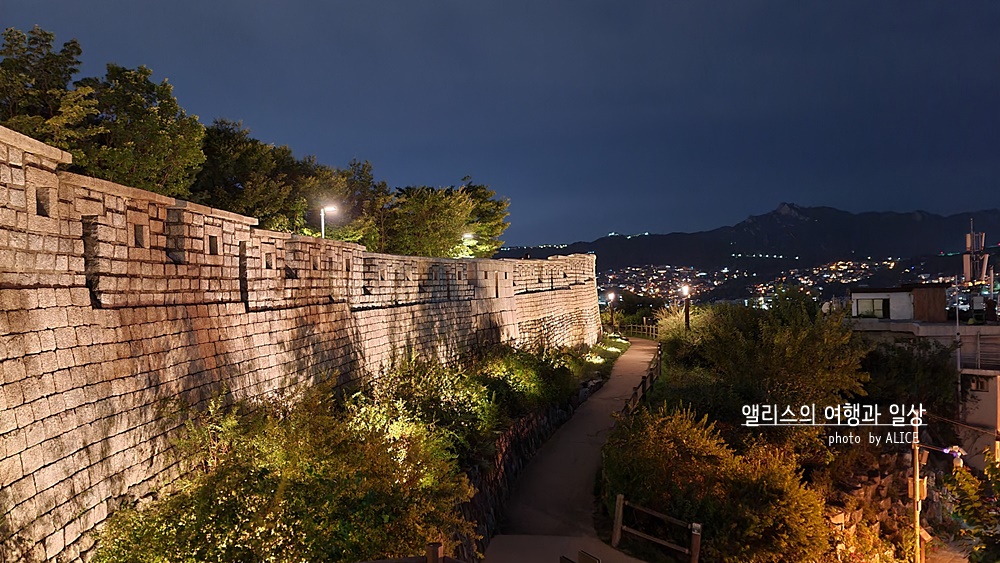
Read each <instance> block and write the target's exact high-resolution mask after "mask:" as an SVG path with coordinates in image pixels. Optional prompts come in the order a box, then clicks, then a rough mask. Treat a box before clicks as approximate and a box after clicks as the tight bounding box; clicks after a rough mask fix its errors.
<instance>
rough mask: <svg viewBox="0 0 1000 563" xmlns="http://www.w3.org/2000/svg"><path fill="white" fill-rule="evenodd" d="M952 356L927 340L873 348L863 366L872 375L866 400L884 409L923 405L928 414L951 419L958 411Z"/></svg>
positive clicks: (956, 375)
mask: <svg viewBox="0 0 1000 563" xmlns="http://www.w3.org/2000/svg"><path fill="white" fill-rule="evenodd" d="M952 352H953V348H951V347H948V346H943V345H941V344H938V343H937V342H933V341H930V340H926V339H915V340H912V341H898V342H880V343H878V344H876V345H875V346H874V348H873V349H872V351H871V352H870V353H869V354H868V356H867V357H865V359H864V363H863V366H864V368H865V370H866V371H868V372H869V373H870V374H871V381H869V382H868V384H867V385H865V389H866V390H867V391H868V396H869V397H870V398H871V400H872V402H875V403H879V404H885V405H887V404H890V403H903V404H917V403H923V405H924V408H925V409H927V411H928V412H930V413H935V414H938V415H939V416H951V415H952V414H954V413H955V412H957V410H958V398H957V397H956V396H955V395H956V393H955V382H956V381H958V379H959V374H958V371H957V369H956V367H955V361H954V360H953V359H952V355H951V354H952ZM886 412H888V411H886Z"/></svg>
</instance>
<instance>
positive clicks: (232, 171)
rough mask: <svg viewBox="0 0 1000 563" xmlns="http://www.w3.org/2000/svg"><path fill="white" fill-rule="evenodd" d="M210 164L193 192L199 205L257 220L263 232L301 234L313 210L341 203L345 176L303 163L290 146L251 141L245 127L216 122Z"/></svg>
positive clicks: (207, 143)
mask: <svg viewBox="0 0 1000 563" xmlns="http://www.w3.org/2000/svg"><path fill="white" fill-rule="evenodd" d="M203 147H204V153H205V159H206V160H205V165H204V166H203V167H202V169H201V171H200V172H199V173H198V176H197V177H196V179H195V183H194V186H193V187H192V188H191V196H192V199H193V200H194V201H197V202H199V203H203V204H205V205H211V206H213V207H218V208H220V209H225V210H227V211H232V212H233V213H240V214H242V215H248V216H250V217H256V218H257V219H258V220H259V221H260V225H261V227H262V228H266V229H271V230H277V231H296V232H297V231H301V230H302V229H303V228H304V227H305V226H306V215H307V213H308V211H309V208H310V205H309V204H310V202H313V203H314V205H313V207H316V208H318V207H319V206H320V205H321V203H319V202H320V201H321V200H324V199H334V200H339V199H340V198H341V197H342V195H343V193H344V192H345V190H346V188H345V185H344V179H343V177H342V176H341V175H340V174H339V173H338V172H337V171H336V170H334V169H332V168H330V167H328V166H324V165H322V164H319V163H317V162H316V160H315V159H314V158H312V157H306V158H305V159H302V160H299V159H296V158H295V157H294V155H293V154H292V151H291V149H289V148H288V147H287V146H280V147H275V146H274V145H269V144H265V143H263V142H261V141H259V140H257V139H254V138H253V137H251V136H250V130H249V129H247V128H245V127H244V126H243V124H242V123H239V122H234V121H227V120H224V119H219V120H216V121H215V123H213V124H212V126H211V127H209V128H208V129H206V132H205V140H204V144H203Z"/></svg>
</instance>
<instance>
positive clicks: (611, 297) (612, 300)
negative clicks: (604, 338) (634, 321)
mask: <svg viewBox="0 0 1000 563" xmlns="http://www.w3.org/2000/svg"><path fill="white" fill-rule="evenodd" d="M608 310H609V311H611V331H612V332H614V330H615V293H614V292H613V291H612V292H611V293H609V294H608Z"/></svg>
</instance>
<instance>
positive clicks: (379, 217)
mask: <svg viewBox="0 0 1000 563" xmlns="http://www.w3.org/2000/svg"><path fill="white" fill-rule="evenodd" d="M341 174H342V176H343V178H344V182H345V186H346V189H345V196H344V201H343V205H342V206H341V207H342V209H343V216H342V218H341V220H342V221H343V225H344V226H343V227H342V228H341V230H339V231H336V232H335V233H334V235H333V236H334V238H337V239H339V240H347V241H351V242H357V243H360V244H363V245H365V248H367V249H368V250H370V251H372V252H385V251H386V237H387V236H388V235H387V230H388V228H389V214H390V209H389V204H390V203H391V202H392V190H390V189H389V186H388V184H386V183H385V182H384V181H379V182H376V181H375V176H374V173H373V172H372V165H371V163H370V162H368V161H367V160H366V161H364V162H361V161H359V160H352V161H351V163H350V166H349V167H348V169H347V170H344V171H342V172H341Z"/></svg>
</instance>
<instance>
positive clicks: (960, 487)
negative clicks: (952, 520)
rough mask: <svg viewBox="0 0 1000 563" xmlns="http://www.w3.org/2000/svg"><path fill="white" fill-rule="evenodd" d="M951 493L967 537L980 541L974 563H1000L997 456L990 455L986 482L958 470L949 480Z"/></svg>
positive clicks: (966, 468) (962, 469)
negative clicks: (994, 562)
mask: <svg viewBox="0 0 1000 563" xmlns="http://www.w3.org/2000/svg"><path fill="white" fill-rule="evenodd" d="M945 485H946V487H947V491H948V493H949V494H950V495H951V497H952V500H953V502H954V504H955V514H956V515H957V516H958V517H959V518H961V519H962V521H963V522H964V523H965V525H966V526H965V527H963V530H964V534H965V535H968V536H971V537H973V538H975V539H976V540H977V543H976V546H975V547H974V548H973V551H972V554H971V555H970V556H969V561H970V562H971V563H986V562H993V561H1000V510H997V497H998V495H1000V465H997V460H996V458H995V457H994V456H993V452H990V451H988V452H986V470H985V472H984V473H983V476H982V478H979V477H976V476H975V475H973V474H972V472H971V471H970V470H969V468H968V467H962V468H959V469H956V470H955V472H954V473H952V474H951V475H950V476H949V477H946V479H945Z"/></svg>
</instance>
